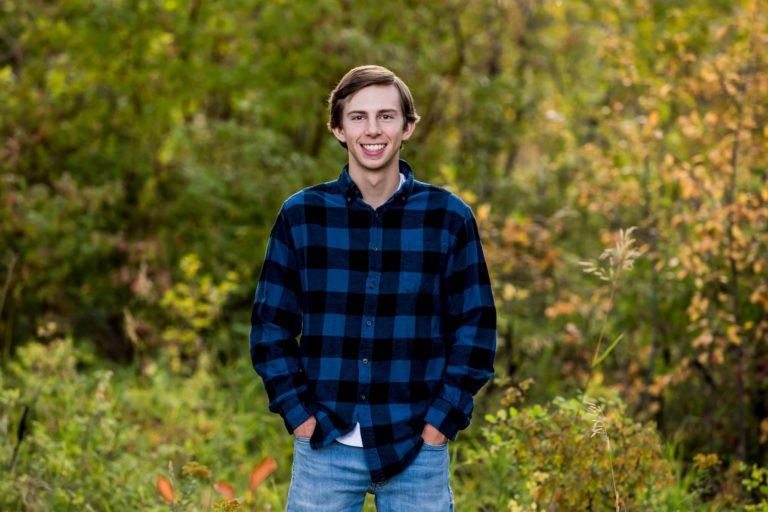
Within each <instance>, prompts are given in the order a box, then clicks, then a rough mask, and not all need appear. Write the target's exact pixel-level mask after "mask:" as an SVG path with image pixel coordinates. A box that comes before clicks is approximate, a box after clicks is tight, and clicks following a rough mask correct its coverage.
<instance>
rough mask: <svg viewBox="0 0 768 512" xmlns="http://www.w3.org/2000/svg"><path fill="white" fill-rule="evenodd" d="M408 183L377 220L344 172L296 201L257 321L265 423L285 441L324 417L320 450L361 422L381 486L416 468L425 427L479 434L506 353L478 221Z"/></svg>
mask: <svg viewBox="0 0 768 512" xmlns="http://www.w3.org/2000/svg"><path fill="white" fill-rule="evenodd" d="M400 172H401V173H402V174H404V175H405V182H404V183H403V185H402V187H401V188H400V190H399V191H398V192H397V193H396V194H395V195H394V196H393V197H392V198H390V199H389V201H387V202H386V203H385V204H384V205H382V206H381V207H379V208H378V209H376V210H374V209H373V208H371V207H370V206H369V205H368V204H366V203H364V202H363V200H362V195H361V193H360V191H359V189H358V188H357V186H356V185H355V184H354V182H353V181H352V180H351V179H350V176H349V172H348V168H347V167H346V166H345V167H344V169H343V171H342V173H341V175H340V176H339V178H338V180H336V181H331V182H328V183H323V184H320V185H316V186H313V187H310V188H307V189H304V190H302V191H300V192H298V193H297V194H294V195H293V196H291V197H290V198H289V199H288V200H286V201H285V203H284V204H283V206H282V208H281V210H280V212H279V214H278V216H277V220H276V221H275V224H274V226H273V228H272V232H271V235H270V239H269V243H268V246H267V252H266V257H265V261H264V265H263V267H262V270H261V275H260V278H259V283H258V287H257V289H256V298H255V301H254V304H253V312H252V316H251V332H250V353H251V359H252V362H253V367H254V369H255V370H256V372H257V373H258V374H259V375H260V376H261V378H262V379H263V381H264V385H265V388H266V390H267V394H268V397H269V400H270V403H269V409H270V410H271V411H273V412H277V413H279V414H280V415H281V416H282V417H283V420H284V422H285V425H286V428H287V429H288V431H289V432H293V430H294V429H295V428H296V427H298V426H299V425H301V423H303V422H304V421H305V420H307V419H308V418H309V416H310V415H314V416H315V418H316V419H317V427H316V428H315V431H314V434H313V435H312V438H311V440H310V443H311V446H312V447H313V448H315V449H318V448H321V447H323V446H326V445H328V444H330V443H332V442H333V441H334V439H336V438H337V437H338V436H339V435H342V434H345V433H347V432H349V431H351V430H352V428H353V427H354V425H355V423H356V422H359V423H360V432H361V437H362V440H363V448H362V449H363V450H364V451H365V457H366V461H367V463H368V467H369V470H370V475H371V479H372V481H373V482H381V481H384V480H387V479H389V478H391V477H392V476H394V475H396V474H397V473H399V472H400V471H402V470H403V469H405V468H406V467H407V466H408V464H410V463H411V462H412V461H413V459H414V458H415V457H416V455H417V454H418V453H419V450H420V448H421V445H422V443H423V441H422V438H421V432H422V430H423V428H424V424H425V423H430V424H432V425H433V426H435V427H436V428H437V429H438V430H440V431H441V432H442V433H443V434H444V435H446V436H447V437H448V438H449V439H451V440H453V439H455V438H456V434H457V432H458V431H459V430H461V429H464V428H466V427H467V426H468V425H469V422H470V416H471V413H472V408H473V395H474V394H475V393H476V392H477V391H478V390H479V389H480V387H481V386H482V385H483V384H484V383H485V382H486V381H487V380H488V379H489V378H490V377H491V376H492V375H493V358H494V353H495V349H496V309H495V307H494V302H493V295H492V292H491V286H490V280H489V276H488V269H487V266H486V263H485V258H484V256H483V251H482V247H481V244H480V239H479V236H478V229H477V224H476V222H475V219H474V216H473V215H472V211H471V210H470V208H469V206H467V205H466V204H465V203H464V202H462V201H461V199H459V198H458V197H457V196H456V195H454V194H452V193H450V192H448V191H446V190H444V189H442V188H439V187H436V186H434V185H430V184H427V183H422V182H419V181H417V180H414V178H413V171H412V170H411V168H410V166H409V165H408V164H407V163H406V162H404V161H402V160H401V161H400ZM299 335H301V339H300V342H299V343H297V341H296V338H297V337H298V336H299Z"/></svg>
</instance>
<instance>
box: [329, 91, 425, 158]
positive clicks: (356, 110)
mask: <svg viewBox="0 0 768 512" xmlns="http://www.w3.org/2000/svg"><path fill="white" fill-rule="evenodd" d="M414 126H415V123H408V124H407V125H406V124H405V122H404V119H403V112H402V110H401V105H400V94H399V93H398V91H397V87H395V86H394V85H371V86H368V87H365V88H363V89H360V90H359V91H357V92H356V93H355V94H353V95H352V96H350V97H349V98H347V102H346V104H345V105H344V112H343V114H342V116H341V128H334V129H333V134H334V135H335V136H336V138H337V139H339V140H340V141H341V142H344V143H346V144H347V152H348V153H349V166H350V171H369V172H375V171H381V170H386V169H389V168H391V167H392V166H395V167H396V166H397V162H398V158H399V155H400V144H401V143H402V142H403V141H404V140H408V139H409V138H410V137H411V134H412V133H413V128H414Z"/></svg>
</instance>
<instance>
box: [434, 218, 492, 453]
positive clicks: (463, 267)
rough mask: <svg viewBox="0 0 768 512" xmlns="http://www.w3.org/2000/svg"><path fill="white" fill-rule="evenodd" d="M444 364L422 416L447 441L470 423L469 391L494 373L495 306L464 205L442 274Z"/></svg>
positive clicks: (473, 225)
mask: <svg viewBox="0 0 768 512" xmlns="http://www.w3.org/2000/svg"><path fill="white" fill-rule="evenodd" d="M443 286H444V290H445V295H444V297H445V298H444V301H445V302H444V308H445V309H444V311H445V313H444V315H443V321H444V323H445V333H446V343H447V345H448V347H447V350H446V369H445V373H444V375H443V386H442V390H441V392H440V393H439V395H438V396H437V397H436V398H435V400H434V402H433V403H432V405H431V407H430V408H429V410H428V411H427V415H426V417H425V421H426V422H427V423H429V424H431V425H433V426H434V427H435V428H437V429H438V430H439V431H440V432H442V433H443V434H444V435H445V436H446V437H448V438H449V439H451V440H454V439H455V438H456V434H457V433H458V432H459V431H460V430H462V429H464V428H466V427H467V426H469V422H470V418H471V415H472V409H473V407H474V402H473V396H474V395H475V393H477V391H478V390H479V389H480V388H481V387H482V386H483V384H485V383H486V382H487V381H488V379H490V378H491V377H492V376H493V373H494V370H493V358H494V355H495V352H496V307H495V305H494V301H493V292H492V291H491V282H490V277H489V275H488V267H487V265H486V263H485V256H484V255H483V249H482V245H481V243H480V236H479V233H478V229H477V223H476V222H475V218H474V216H473V215H472V212H471V211H469V210H467V215H466V217H465V219H464V223H463V225H462V226H461V228H460V229H459V231H458V233H457V234H456V238H455V243H454V245H453V247H452V249H451V251H450V253H449V255H448V259H447V264H446V271H445V275H444V283H443Z"/></svg>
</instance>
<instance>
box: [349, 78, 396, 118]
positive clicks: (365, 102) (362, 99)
mask: <svg viewBox="0 0 768 512" xmlns="http://www.w3.org/2000/svg"><path fill="white" fill-rule="evenodd" d="M358 110H359V111H364V112H376V111H380V110H397V111H398V112H399V111H400V110H401V106H400V93H399V92H398V90H397V87H395V86H394V85H369V86H368V87H363V88H362V89H360V90H359V91H357V92H356V93H354V94H353V95H352V96H350V97H348V98H347V101H346V102H345V104H344V112H345V113H346V112H351V111H358Z"/></svg>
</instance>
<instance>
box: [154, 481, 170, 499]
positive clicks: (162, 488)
mask: <svg viewBox="0 0 768 512" xmlns="http://www.w3.org/2000/svg"><path fill="white" fill-rule="evenodd" d="M155 487H157V492H159V493H160V496H162V497H163V499H165V501H167V502H168V503H173V485H171V482H170V481H169V480H168V479H167V478H165V477H164V476H159V477H157V482H156V483H155Z"/></svg>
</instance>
